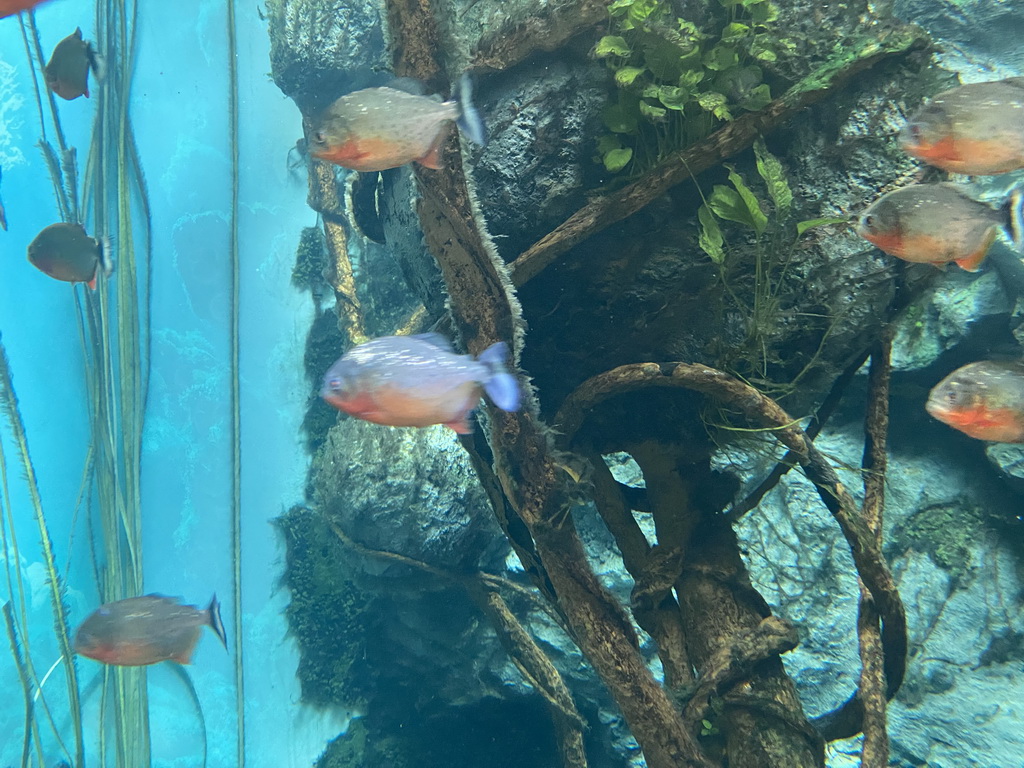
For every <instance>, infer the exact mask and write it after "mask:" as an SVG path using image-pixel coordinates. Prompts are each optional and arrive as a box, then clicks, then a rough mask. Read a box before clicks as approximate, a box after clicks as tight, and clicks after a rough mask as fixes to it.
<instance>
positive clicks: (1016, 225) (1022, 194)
mask: <svg viewBox="0 0 1024 768" xmlns="http://www.w3.org/2000/svg"><path fill="white" fill-rule="evenodd" d="M1001 212H1002V214H1003V217H1004V219H1005V221H1004V223H1003V226H1004V227H1005V228H1006V232H1007V234H1009V235H1010V239H1011V240H1012V241H1013V246H1014V248H1016V249H1017V250H1018V251H1024V186H1021V187H1017V188H1016V189H1014V190H1013V191H1012V192H1011V193H1010V196H1009V197H1008V198H1007V200H1006V202H1005V203H1003V207H1002V211H1001Z"/></svg>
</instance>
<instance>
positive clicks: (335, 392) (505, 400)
mask: <svg viewBox="0 0 1024 768" xmlns="http://www.w3.org/2000/svg"><path fill="white" fill-rule="evenodd" d="M507 357H508V345H507V344H505V342H502V341H499V342H498V343H497V344H492V345H491V346H490V347H488V348H487V349H485V350H484V351H483V353H482V354H481V355H480V357H479V358H477V359H475V360H474V359H473V357H472V356H471V355H459V354H456V353H455V352H454V351H453V350H452V348H451V346H450V345H449V344H448V342H447V340H445V338H444V337H443V336H440V335H438V334H433V333H431V334H423V335H419V336H383V337H381V338H379V339H372V340H370V341H367V342H365V343H363V344H360V345H358V346H356V347H353V348H352V349H350V350H349V351H348V352H346V353H345V354H344V355H343V356H342V357H341V359H339V360H338V361H337V362H336V363H335V364H334V365H332V366H331V369H330V370H329V371H328V372H327V375H326V376H325V377H324V384H323V389H322V390H321V392H320V395H321V397H323V399H324V400H326V401H327V402H328V403H330V404H331V405H333V406H334V407H335V408H337V409H339V410H341V411H344V412H345V413H348V414H351V415H352V416H355V417H356V418H359V419H364V420H365V421H372V422H374V423H376V424H387V425H389V426H393V427H426V426H429V425H431V424H444V425H446V426H448V427H451V428H452V429H454V430H455V431H456V432H459V433H462V434H465V433H469V432H472V431H473V430H472V427H470V425H469V422H468V421H467V418H468V416H469V414H470V412H471V411H472V410H473V409H474V408H475V407H476V406H477V403H479V402H480V397H481V395H482V393H484V392H486V393H487V396H488V397H489V398H490V399H491V401H492V402H493V403H494V404H495V405H496V406H498V407H499V408H501V409H502V410H503V411H515V410H518V408H519V399H520V391H519V383H518V382H517V381H516V378H515V377H514V376H513V375H512V374H510V373H509V372H508V371H507V370H506V369H505V360H506V358H507Z"/></svg>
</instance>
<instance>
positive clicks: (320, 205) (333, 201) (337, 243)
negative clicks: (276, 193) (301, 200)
mask: <svg viewBox="0 0 1024 768" xmlns="http://www.w3.org/2000/svg"><path fill="white" fill-rule="evenodd" d="M307 202H308V203H309V207H310V208H312V209H313V210H314V211H316V212H317V213H319V214H320V216H321V217H322V218H323V222H324V236H325V237H326V240H327V250H328V252H329V253H330V255H331V261H330V263H329V264H328V265H327V268H326V269H325V270H324V279H326V280H327V282H328V283H329V284H330V286H331V287H332V288H333V289H334V295H335V296H336V297H337V300H338V316H339V319H342V320H343V321H344V322H343V325H344V326H345V327H344V331H345V333H346V334H347V335H348V339H349V341H350V342H351V343H352V344H359V343H360V342H363V341H366V338H367V336H366V329H365V326H364V325H363V310H362V307H361V306H360V303H359V296H358V294H357V293H356V279H355V273H354V272H353V270H352V259H351V258H350V257H349V254H348V236H347V235H346V234H345V210H344V204H343V203H342V200H341V196H340V195H339V194H338V184H337V182H336V181H335V179H334V166H333V165H331V164H330V163H324V162H321V161H320V160H313V161H312V162H311V163H310V166H309V194H308V196H307Z"/></svg>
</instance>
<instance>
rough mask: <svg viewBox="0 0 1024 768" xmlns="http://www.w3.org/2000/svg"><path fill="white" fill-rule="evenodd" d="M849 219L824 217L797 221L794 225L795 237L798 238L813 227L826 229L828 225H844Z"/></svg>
mask: <svg viewBox="0 0 1024 768" xmlns="http://www.w3.org/2000/svg"><path fill="white" fill-rule="evenodd" d="M848 222H849V219H839V218H833V217H826V218H823V219H805V220H804V221H798V222H797V224H796V236H797V237H800V235H802V234H803V233H804V232H806V231H807V230H808V229H814V228H815V227H827V226H828V225H829V224H846V223H848Z"/></svg>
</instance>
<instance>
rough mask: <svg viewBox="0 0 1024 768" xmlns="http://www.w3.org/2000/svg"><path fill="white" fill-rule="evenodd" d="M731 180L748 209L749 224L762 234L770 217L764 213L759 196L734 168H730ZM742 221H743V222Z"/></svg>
mask: <svg viewBox="0 0 1024 768" xmlns="http://www.w3.org/2000/svg"><path fill="white" fill-rule="evenodd" d="M729 181H731V182H732V185H733V186H734V187H736V191H737V192H738V193H739V195H740V198H742V200H743V204H744V206H745V207H746V209H747V215H748V217H749V218H748V221H747V222H746V223H747V224H748V226H750V227H752V228H753V230H754V231H755V232H757V234H758V235H761V234H762V233H763V232H764V230H765V227H767V226H768V217H767V216H765V215H764V211H762V210H761V203H759V202H758V200H757V196H756V195H754V193H753V192H751V191H750V187H748V186H747V183H746V182H745V181H743V177H742V176H740V175H739V174H738V173H736V171H734V170H733V169H732V168H730V169H729ZM741 223H742V222H741Z"/></svg>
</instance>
